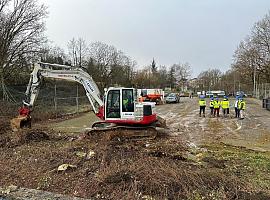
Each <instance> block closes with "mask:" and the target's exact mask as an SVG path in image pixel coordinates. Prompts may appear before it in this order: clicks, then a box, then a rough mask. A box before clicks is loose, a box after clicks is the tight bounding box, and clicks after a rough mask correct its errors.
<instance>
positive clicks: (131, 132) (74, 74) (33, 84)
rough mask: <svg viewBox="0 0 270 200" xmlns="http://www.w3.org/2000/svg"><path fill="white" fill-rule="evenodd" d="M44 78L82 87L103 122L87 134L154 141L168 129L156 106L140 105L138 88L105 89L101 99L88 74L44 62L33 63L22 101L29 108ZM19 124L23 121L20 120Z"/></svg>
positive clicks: (16, 125) (146, 103)
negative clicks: (156, 110) (68, 82)
mask: <svg viewBox="0 0 270 200" xmlns="http://www.w3.org/2000/svg"><path fill="white" fill-rule="evenodd" d="M44 78H53V79H62V80H67V81H75V82H78V83H80V84H81V85H82V86H83V88H84V89H85V92H86V96H87V97H88V100H89V102H90V104H91V107H92V108H93V112H94V113H95V114H96V116H97V117H98V118H99V119H100V120H99V121H97V122H95V123H94V124H93V125H92V128H91V129H90V131H89V132H88V134H91V135H92V134H96V133H98V132H102V133H104V132H108V138H109V139H113V138H115V137H125V138H131V139H133V138H135V139H136V138H155V137H156V135H157V130H156V127H157V126H163V127H164V126H165V120H163V119H162V118H160V117H158V116H157V114H156V113H154V104H153V103H151V102H137V94H136V91H137V90H136V89H135V88H125V87H109V88H105V89H104V96H103V98H101V93H100V91H99V89H98V87H97V85H96V83H95V81H94V80H93V78H92V77H91V76H90V75H89V74H88V73H87V72H86V71H84V70H83V69H82V68H79V67H72V66H67V65H59V64H50V63H43V62H39V63H36V64H34V68H33V71H32V73H31V76H30V80H29V83H28V86H27V89H26V92H25V94H26V98H25V99H24V100H23V104H24V105H25V106H27V107H28V108H29V109H32V108H33V106H34V103H35V100H36V99H37V97H38V93H39V91H40V87H41V84H42V80H43V79H44ZM29 119H31V117H29ZM13 121H14V120H13ZM16 121H20V120H18V119H17V120H16ZM30 123H31V122H30ZM25 124H29V123H25ZM21 125H22V123H20V122H19V123H17V124H14V123H13V125H12V126H13V128H14V127H15V128H16V129H20V128H21ZM28 126H29V125H28ZM30 127H31V125H30Z"/></svg>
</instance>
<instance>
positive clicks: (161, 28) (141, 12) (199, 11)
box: [42, 0, 270, 76]
mask: <svg viewBox="0 0 270 200" xmlns="http://www.w3.org/2000/svg"><path fill="white" fill-rule="evenodd" d="M42 2H44V3H45V4H46V5H47V6H48V7H49V17H48V19H47V35H48V37H49V39H50V40H52V41H53V42H54V43H55V44H56V45H59V46H61V47H62V48H66V46H67V42H68V41H69V40H70V39H72V38H73V37H75V38H77V37H82V38H84V39H85V40H86V41H87V42H89V43H90V42H94V41H102V42H105V43H107V44H111V45H114V46H115V47H117V48H118V49H120V50H122V51H124V52H125V53H126V54H127V55H129V56H130V57H132V58H133V59H135V60H136V61H137V62H138V67H141V66H145V65H149V64H150V63H151V60H152V59H153V57H154V58H155V60H156V62H157V64H158V65H167V66H169V65H171V64H173V63H178V62H189V63H190V64H191V66H192V70H193V76H194V75H195V76H196V75H198V74H199V73H200V72H201V71H202V70H205V69H208V68H219V69H221V70H222V71H225V70H227V69H229V67H230V64H231V62H232V55H233V53H234V51H235V49H236V47H237V45H238V43H239V42H240V40H242V39H244V38H245V36H246V35H247V34H249V33H250V30H251V28H252V26H253V25H254V23H255V22H256V21H258V20H260V19H261V18H262V17H263V16H264V15H265V14H266V13H267V12H268V11H269V9H270V1H269V0H42Z"/></svg>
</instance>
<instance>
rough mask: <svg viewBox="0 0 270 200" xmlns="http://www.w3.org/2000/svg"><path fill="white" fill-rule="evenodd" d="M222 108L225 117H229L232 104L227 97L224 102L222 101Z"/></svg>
mask: <svg viewBox="0 0 270 200" xmlns="http://www.w3.org/2000/svg"><path fill="white" fill-rule="evenodd" d="M221 108H222V111H223V116H224V117H227V116H228V115H229V109H230V102H229V99H228V97H227V96H224V99H223V101H221Z"/></svg>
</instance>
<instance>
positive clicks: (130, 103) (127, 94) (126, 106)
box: [122, 89, 134, 112]
mask: <svg viewBox="0 0 270 200" xmlns="http://www.w3.org/2000/svg"><path fill="white" fill-rule="evenodd" d="M122 111H123V112H134V97H133V89H123V90H122Z"/></svg>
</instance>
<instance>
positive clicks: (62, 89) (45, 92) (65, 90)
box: [0, 82, 92, 115]
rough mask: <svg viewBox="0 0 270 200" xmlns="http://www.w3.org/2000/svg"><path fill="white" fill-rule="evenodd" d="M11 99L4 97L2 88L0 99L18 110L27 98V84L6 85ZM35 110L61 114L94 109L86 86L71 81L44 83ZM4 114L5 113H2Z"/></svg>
mask: <svg viewBox="0 0 270 200" xmlns="http://www.w3.org/2000/svg"><path fill="white" fill-rule="evenodd" d="M6 89H7V90H8V93H9V95H10V97H11V98H10V100H11V101H7V99H6V98H4V95H3V90H2V89H1V88H0V101H1V102H2V103H3V102H4V103H5V102H6V103H5V104H4V105H9V106H10V107H13V109H15V110H17V108H18V107H19V106H21V105H22V100H23V99H24V98H25V90H26V86H10V85H9V86H6ZM34 110H35V112H51V113H53V112H55V113H59V114H63V115H64V114H73V113H79V112H85V111H90V110H92V108H91V105H90V103H89V101H88V98H87V96H86V95H85V90H84V88H83V87H82V86H81V85H79V84H77V83H71V82H65V83H62V82H61V83H60V84H59V83H55V84H51V83H50V84H43V86H42V87H41V89H40V92H39V95H38V98H37V100H36V102H35V106H34ZM0 115H4V113H3V112H2V113H0Z"/></svg>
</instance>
